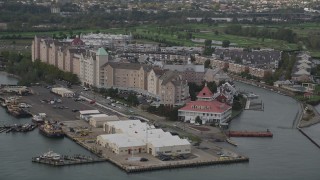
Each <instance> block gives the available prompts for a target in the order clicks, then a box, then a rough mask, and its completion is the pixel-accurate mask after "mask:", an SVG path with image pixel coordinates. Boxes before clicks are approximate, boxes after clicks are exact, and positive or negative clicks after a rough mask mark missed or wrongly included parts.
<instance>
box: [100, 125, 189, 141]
mask: <svg viewBox="0 0 320 180" xmlns="http://www.w3.org/2000/svg"><path fill="white" fill-rule="evenodd" d="M105 124H107V125H109V126H111V127H114V128H115V129H120V130H121V131H122V132H123V134H125V135H126V136H128V137H132V138H136V139H139V140H140V141H142V142H144V143H150V144H152V145H153V146H154V147H164V146H178V145H190V143H189V141H187V140H186V139H180V137H178V136H172V134H171V133H170V132H164V131H163V130H162V129H155V127H154V126H150V125H148V124H147V123H142V122H141V121H140V120H124V121H112V122H106V123H105Z"/></svg>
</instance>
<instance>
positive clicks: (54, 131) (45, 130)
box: [39, 121, 64, 138]
mask: <svg viewBox="0 0 320 180" xmlns="http://www.w3.org/2000/svg"><path fill="white" fill-rule="evenodd" d="M39 132H40V133H41V134H43V135H45V136H47V137H50V138H63V137H64V132H63V131H62V128H61V126H60V125H59V124H58V123H57V122H49V121H45V124H43V125H41V126H40V127H39Z"/></svg>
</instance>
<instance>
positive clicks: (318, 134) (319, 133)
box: [303, 104, 320, 144]
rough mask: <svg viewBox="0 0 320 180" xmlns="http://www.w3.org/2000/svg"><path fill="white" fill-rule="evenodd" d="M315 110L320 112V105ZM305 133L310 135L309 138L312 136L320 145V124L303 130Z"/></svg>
mask: <svg viewBox="0 0 320 180" xmlns="http://www.w3.org/2000/svg"><path fill="white" fill-rule="evenodd" d="M315 109H316V110H317V111H318V112H320V104H319V105H317V106H315ZM303 131H304V132H305V133H306V134H308V136H310V137H311V138H312V139H313V140H314V141H315V142H316V143H318V144H320V123H318V124H315V125H313V126H310V127H307V128H303Z"/></svg>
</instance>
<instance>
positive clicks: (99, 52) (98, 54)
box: [97, 47, 108, 56]
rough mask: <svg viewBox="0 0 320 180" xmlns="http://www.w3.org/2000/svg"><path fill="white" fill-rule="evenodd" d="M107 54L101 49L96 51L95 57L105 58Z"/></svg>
mask: <svg viewBox="0 0 320 180" xmlns="http://www.w3.org/2000/svg"><path fill="white" fill-rule="evenodd" d="M107 55H108V53H107V51H106V50H105V49H103V48H102V47H101V48H99V49H98V51H97V56H107Z"/></svg>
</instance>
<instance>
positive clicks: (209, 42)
mask: <svg viewBox="0 0 320 180" xmlns="http://www.w3.org/2000/svg"><path fill="white" fill-rule="evenodd" d="M211 44H212V40H210V39H206V40H205V41H204V46H205V47H211Z"/></svg>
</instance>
